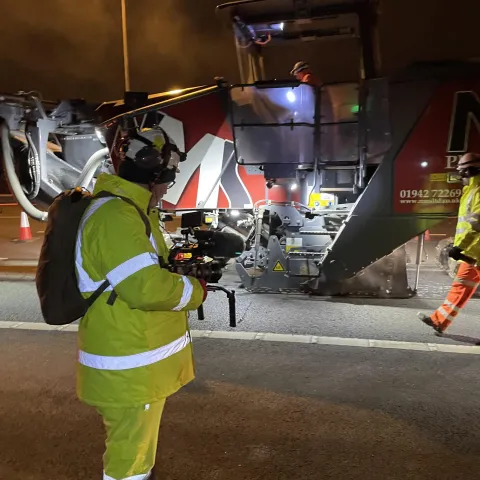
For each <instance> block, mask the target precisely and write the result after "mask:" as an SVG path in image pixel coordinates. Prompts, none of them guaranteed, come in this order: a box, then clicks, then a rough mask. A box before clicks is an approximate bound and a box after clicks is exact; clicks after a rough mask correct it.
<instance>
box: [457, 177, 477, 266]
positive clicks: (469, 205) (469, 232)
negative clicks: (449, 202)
mask: <svg viewBox="0 0 480 480" xmlns="http://www.w3.org/2000/svg"><path fill="white" fill-rule="evenodd" d="M454 245H455V246H457V247H460V248H461V249H462V250H463V253H464V254H465V255H467V256H469V257H472V258H474V259H475V260H477V261H480V176H477V177H472V178H471V179H470V183H469V184H468V186H466V187H464V189H463V193H462V198H461V199H460V207H459V209H458V222H457V230H456V232H455V243H454Z"/></svg>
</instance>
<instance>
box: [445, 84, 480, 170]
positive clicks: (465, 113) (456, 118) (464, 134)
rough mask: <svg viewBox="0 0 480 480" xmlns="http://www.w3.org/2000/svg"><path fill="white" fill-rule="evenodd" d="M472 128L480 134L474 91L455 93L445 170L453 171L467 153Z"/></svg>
mask: <svg viewBox="0 0 480 480" xmlns="http://www.w3.org/2000/svg"><path fill="white" fill-rule="evenodd" d="M474 128H475V130H476V132H477V133H478V134H480V99H479V97H478V95H477V93H476V92H474V91H460V92H456V93H455V97H454V102H453V109H452V117H451V120H450V132H449V138H448V147H447V153H448V155H447V156H446V162H447V165H446V168H447V169H450V170H453V169H455V167H456V164H457V162H458V160H459V159H460V157H461V156H462V155H463V154H464V153H465V152H467V151H468V149H469V144H470V135H471V133H472V130H473V129H474ZM455 154H456V155H455Z"/></svg>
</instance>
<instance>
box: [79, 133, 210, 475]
mask: <svg viewBox="0 0 480 480" xmlns="http://www.w3.org/2000/svg"><path fill="white" fill-rule="evenodd" d="M121 152H122V153H121V155H120V162H119V166H118V168H117V175H112V174H106V173H102V174H100V175H99V176H98V179H97V182H96V184H95V189H94V194H96V193H98V192H101V191H106V192H109V193H112V194H113V195H119V196H122V197H126V198H128V199H130V200H131V201H133V202H134V204H135V206H136V207H137V208H139V209H140V210H142V211H143V212H144V213H145V215H146V217H145V218H144V219H143V220H142V216H141V215H140V214H139V212H138V210H137V208H135V206H133V205H130V204H129V203H127V202H125V201H123V200H121V199H118V198H115V197H103V198H98V199H94V200H93V201H92V204H91V205H90V206H89V208H88V209H87V211H86V212H85V214H84V217H83V219H82V222H81V224H80V228H79V231H78V236H77V250H76V252H77V253H76V274H77V280H78V285H79V288H80V291H81V292H82V294H83V296H84V297H85V298H87V297H88V296H89V295H90V294H91V293H92V292H93V291H95V290H96V288H97V287H98V285H99V282H103V281H104V279H105V278H106V279H108V280H109V281H110V285H111V288H110V291H105V292H104V293H103V294H102V295H101V296H100V297H99V298H98V299H97V300H96V301H95V303H94V304H93V305H92V306H91V307H90V308H89V310H88V311H87V313H86V315H85V316H84V317H83V318H82V320H81V321H80V325H79V332H78V348H79V354H78V363H77V394H78V397H79V399H80V400H81V401H83V402H85V403H86V404H88V405H92V406H93V407H95V408H96V409H97V411H98V412H99V413H100V415H101V416H102V418H103V422H104V425H105V428H106V434H107V438H106V451H105V454H104V457H103V465H104V473H103V478H104V480H126V479H129V480H146V479H149V480H153V479H154V478H155V473H154V464H155V458H156V451H157V439H158V433H159V427H160V419H161V416H162V412H163V408H164V405H165V400H166V399H167V397H169V396H170V395H172V394H173V393H175V392H176V391H178V390H179V389H180V388H181V387H183V386H184V385H186V384H187V383H189V382H191V381H192V380H193V378H194V362H193V352H192V345H191V336H190V330H189V326H188V319H187V311H189V310H196V309H197V308H198V307H199V306H200V305H201V304H202V303H203V302H204V301H205V298H206V296H207V290H206V284H205V282H203V281H202V280H197V279H196V278H193V277H189V276H182V275H177V274H174V273H171V272H169V271H168V270H166V269H163V268H161V267H160V264H159V257H163V259H164V260H165V261H167V259H168V249H167V247H166V245H165V241H164V238H163V235H162V233H161V232H160V230H159V221H158V211H156V210H155V209H154V207H155V206H156V205H157V204H158V202H159V200H160V199H161V197H162V195H164V194H165V193H166V192H167V188H168V186H169V184H171V183H172V182H173V181H174V179H175V175H176V173H177V172H178V171H179V170H178V165H179V162H180V161H182V160H184V159H185V154H183V153H182V152H180V151H179V150H178V148H176V146H175V144H174V143H173V142H172V141H171V139H169V138H168V136H167V135H166V133H165V132H164V131H163V130H162V129H161V128H160V127H152V128H150V129H139V130H135V131H134V132H129V134H128V136H127V137H125V138H124V139H123V141H122V147H121ZM144 220H145V222H144ZM148 222H150V227H151V232H152V233H151V235H150V238H149V237H148V236H147V233H146V231H148V230H146V224H147V225H148ZM112 290H113V292H114V296H115V300H114V302H113V304H112V302H111V301H109V299H111V296H112Z"/></svg>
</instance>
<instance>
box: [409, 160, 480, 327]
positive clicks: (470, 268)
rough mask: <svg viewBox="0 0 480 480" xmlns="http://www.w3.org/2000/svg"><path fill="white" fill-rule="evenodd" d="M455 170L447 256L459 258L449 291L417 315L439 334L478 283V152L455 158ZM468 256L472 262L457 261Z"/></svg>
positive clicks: (479, 255)
mask: <svg viewBox="0 0 480 480" xmlns="http://www.w3.org/2000/svg"><path fill="white" fill-rule="evenodd" d="M457 170H458V172H459V174H460V176H461V177H462V180H463V184H464V187H463V192H462V197H461V199H460V206H459V209H458V222H457V229H456V232H455V240H454V244H453V246H452V247H450V249H449V251H448V256H449V257H450V258H453V259H454V260H457V261H460V265H459V268H458V271H457V274H456V276H455V279H454V280H453V283H452V286H451V288H450V291H449V292H448V295H447V298H446V299H445V300H444V302H443V304H442V305H441V306H440V307H438V308H437V309H436V310H435V311H434V312H433V313H432V314H431V315H425V314H424V313H421V312H419V313H418V314H417V315H418V317H419V318H420V320H422V322H424V323H425V324H427V325H428V326H429V327H432V328H433V329H434V330H435V331H436V332H437V333H439V334H441V333H443V332H445V330H446V329H447V328H448V327H449V326H450V325H451V324H452V322H453V320H454V319H455V318H456V317H457V315H458V314H459V313H460V311H461V310H462V308H463V307H464V306H465V305H466V304H467V302H468V301H469V300H470V298H471V297H472V295H473V294H474V293H475V290H476V289H477V287H478V285H479V283H480V266H477V265H476V264H480V154H475V153H467V154H465V155H463V156H462V158H460V160H459V161H458V166H457ZM461 255H464V256H466V257H470V259H471V260H472V261H473V263H474V264H471V262H470V263H467V262H464V261H462V260H461V257H460V256H461Z"/></svg>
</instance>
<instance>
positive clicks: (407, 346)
mask: <svg viewBox="0 0 480 480" xmlns="http://www.w3.org/2000/svg"><path fill="white" fill-rule="evenodd" d="M0 328H13V329H20V330H43V331H57V332H58V331H60V332H76V331H78V325H76V324H71V325H61V326H55V325H47V324H46V323H40V322H38V323H37V322H4V321H0ZM191 333H192V337H194V338H212V339H222V340H246V341H252V340H253V341H261V342H280V343H304V344H313V345H333V346H342V347H361V348H386V349H393V350H416V351H419V352H442V353H461V354H468V355H480V346H474V345H471V346H469V345H447V344H441V343H421V342H398V341H393V340H373V339H366V338H340V337H319V336H316V335H293V334H292V335H290V334H285V333H264V332H241V331H238V332H231V331H228V332H227V331H220V330H192V331H191Z"/></svg>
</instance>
